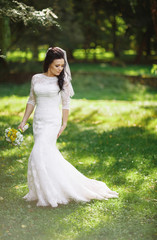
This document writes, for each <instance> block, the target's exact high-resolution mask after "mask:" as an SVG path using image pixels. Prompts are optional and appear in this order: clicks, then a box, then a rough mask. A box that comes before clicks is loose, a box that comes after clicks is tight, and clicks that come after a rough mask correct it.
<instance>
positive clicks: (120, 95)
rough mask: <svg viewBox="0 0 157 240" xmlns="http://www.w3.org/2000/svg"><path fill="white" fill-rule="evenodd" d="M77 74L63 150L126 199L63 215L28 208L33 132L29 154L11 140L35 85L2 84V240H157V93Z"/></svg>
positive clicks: (76, 207) (74, 206)
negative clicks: (8, 133) (6, 132)
mask: <svg viewBox="0 0 157 240" xmlns="http://www.w3.org/2000/svg"><path fill="white" fill-rule="evenodd" d="M76 72H77V71H75V74H74V75H73V86H74V89H75V92H76V94H75V96H74V98H73V100H72V101H71V111H70V116H69V122H68V126H67V129H66V130H65V132H64V133H63V134H62V136H61V137H60V138H59V140H58V143H57V146H58V148H59V150H60V151H61V152H62V154H63V156H64V157H65V158H66V159H67V160H68V161H69V162H71V163H72V164H73V165H74V166H75V167H76V168H77V169H78V170H79V171H81V172H82V173H83V174H85V175H86V176H87V177H89V178H94V179H97V180H101V181H104V182H105V183H106V184H107V185H108V186H109V187H110V188H111V189H112V190H115V191H117V192H118V193H119V198H118V199H110V200H108V201H106V200H103V201H98V200H92V201H91V202H90V203H86V204H84V203H75V202H71V203H70V204H68V205H65V206H64V205H60V206H59V207H58V208H50V207H44V208H42V207H36V205H35V203H34V202H31V203H28V202H25V201H24V200H23V199H22V196H24V195H25V194H26V193H27V192H28V188H27V163H28V157H29V154H30V152H31V149H32V146H33V136H32V129H31V128H30V129H28V130H27V131H26V132H25V141H24V143H23V145H22V146H21V148H17V147H11V146H9V145H8V144H7V143H6V142H5V140H4V136H3V133H4V130H5V128H7V127H8V126H13V127H16V126H17V125H18V123H19V122H20V120H21V118H22V116H23V112H24V108H25V104H26V101H27V98H28V94H29V88H30V84H29V83H26V84H23V85H20V86H18V85H12V84H10V85H1V86H0V96H1V99H0V100H1V119H0V127H1V142H0V147H1V157H0V169H1V175H0V183H1V191H0V205H1V208H0V211H1V212H0V216H1V218H0V219H1V220H0V221H1V222H0V227H1V230H0V239H2V240H9V239H11V240H28V239H31V240H63V239H64V240H74V239H75V240H155V239H156V237H157V233H156V232H155V226H156V220H155V210H156V201H157V200H156V199H155V198H156V193H157V187H156V186H155V183H156V181H157V179H156V168H155V167H156V160H157V147H156V146H157V93H156V91H155V90H153V89H151V88H149V87H146V86H143V85H133V84H131V83H129V82H128V80H126V79H125V78H124V77H121V76H114V75H112V74H109V75H106V76H104V75H101V74H99V75H98V74H97V73H96V72H94V71H93V72H91V71H89V74H83V73H82V72H81V73H79V72H78V73H76ZM30 121H31V122H32V117H31V119H30Z"/></svg>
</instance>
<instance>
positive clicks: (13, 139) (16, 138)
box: [5, 123, 29, 146]
mask: <svg viewBox="0 0 157 240" xmlns="http://www.w3.org/2000/svg"><path fill="white" fill-rule="evenodd" d="M28 127H29V124H28V123H27V124H26V125H25V126H24V128H23V131H22V130H21V129H19V130H17V129H15V128H11V127H9V128H7V129H5V138H6V141H7V142H10V143H12V145H14V146H20V145H21V143H22V142H23V135H22V133H21V132H24V131H25V130H26V129H27V128H28Z"/></svg>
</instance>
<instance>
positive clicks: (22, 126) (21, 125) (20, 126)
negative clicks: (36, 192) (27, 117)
mask: <svg viewBox="0 0 157 240" xmlns="http://www.w3.org/2000/svg"><path fill="white" fill-rule="evenodd" d="M25 124H26V123H25V122H21V123H20V125H19V126H18V127H17V128H18V129H20V128H21V130H22V131H23V128H24V126H25Z"/></svg>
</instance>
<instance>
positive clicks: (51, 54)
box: [43, 47, 66, 91]
mask: <svg viewBox="0 0 157 240" xmlns="http://www.w3.org/2000/svg"><path fill="white" fill-rule="evenodd" d="M62 58H63V59H64V53H63V51H61V50H60V49H59V48H57V47H54V48H52V47H51V48H49V49H48V51H47V53H46V57H45V60H44V64H43V70H44V72H47V71H48V68H49V66H50V64H51V63H52V62H53V61H54V60H55V59H62ZM65 64H66V63H65V59H64V65H65ZM64 76H65V74H64V68H63V70H62V71H61V73H60V75H59V76H57V77H58V85H59V88H60V91H61V90H63V84H64Z"/></svg>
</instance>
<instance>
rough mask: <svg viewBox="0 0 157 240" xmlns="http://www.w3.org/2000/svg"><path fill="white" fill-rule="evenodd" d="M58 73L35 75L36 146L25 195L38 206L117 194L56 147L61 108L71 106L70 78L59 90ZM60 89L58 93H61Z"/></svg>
mask: <svg viewBox="0 0 157 240" xmlns="http://www.w3.org/2000/svg"><path fill="white" fill-rule="evenodd" d="M57 82H58V79H57V77H47V76H46V75H44V74H42V73H40V74H36V75H34V76H33V77H32V80H31V90H30V96H29V99H28V102H27V103H29V104H32V105H34V106H35V113H34V118H33V134H34V146H33V149H32V152H31V154H30V157H29V161H28V175H27V180H28V187H29V192H28V193H27V194H26V195H25V196H24V197H23V198H24V199H26V200H27V201H34V200H36V201H37V206H48V205H50V206H52V207H57V206H58V204H67V203H68V202H69V201H71V200H74V201H83V202H88V201H90V200H91V199H105V200H108V199H109V198H118V193H117V192H115V191H111V190H110V189H109V188H108V187H107V186H106V184H105V183H104V182H101V181H97V180H94V179H89V178H87V177H85V176H84V175H83V174H82V173H80V172H79V171H78V170H77V169H76V168H75V167H73V166H72V165H71V164H70V163H69V162H68V161H67V160H65V159H64V158H63V156H62V155H61V153H60V152H59V150H58V149H57V147H56V140H57V134H58V132H59V130H60V127H61V123H62V113H61V111H60V109H59V105H60V103H62V108H63V109H69V103H70V96H69V89H70V87H69V86H70V84H69V82H65V84H64V85H65V86H64V91H61V92H59V86H58V84H57ZM58 92H59V93H58Z"/></svg>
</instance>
